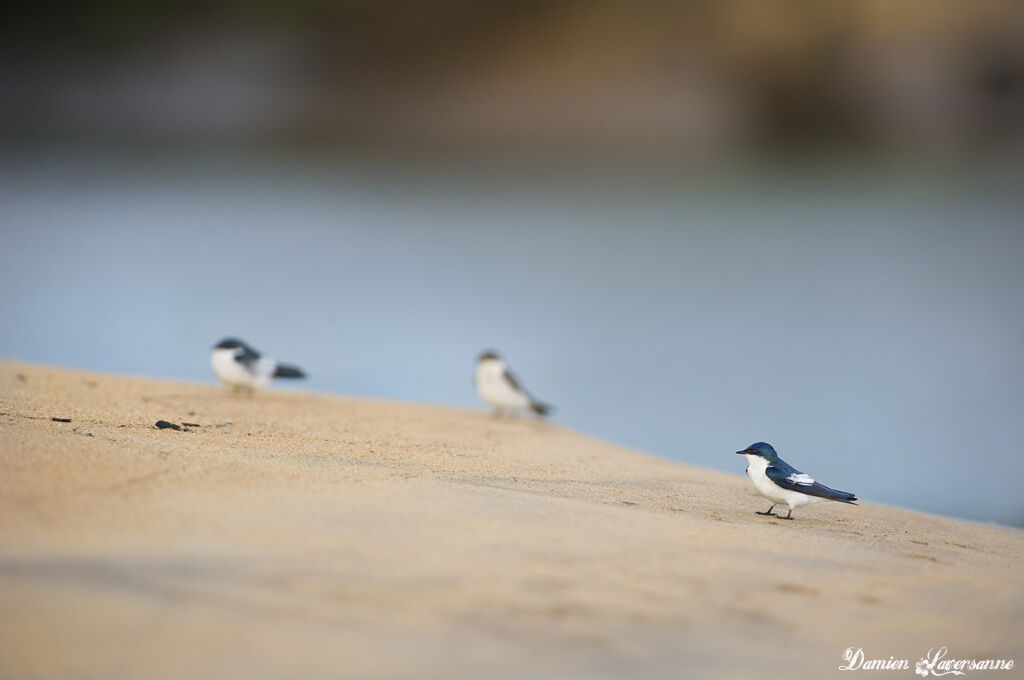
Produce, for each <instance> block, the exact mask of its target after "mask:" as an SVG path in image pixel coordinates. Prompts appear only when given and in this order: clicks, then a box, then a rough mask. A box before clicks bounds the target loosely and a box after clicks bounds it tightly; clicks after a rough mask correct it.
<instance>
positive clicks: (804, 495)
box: [736, 442, 857, 519]
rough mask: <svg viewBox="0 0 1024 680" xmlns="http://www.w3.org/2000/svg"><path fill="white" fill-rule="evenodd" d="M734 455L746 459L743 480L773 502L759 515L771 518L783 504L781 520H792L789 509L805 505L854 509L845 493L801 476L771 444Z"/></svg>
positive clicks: (791, 513)
mask: <svg viewBox="0 0 1024 680" xmlns="http://www.w3.org/2000/svg"><path fill="white" fill-rule="evenodd" d="M736 453H738V454H741V455H744V456H746V457H747V462H748V463H749V465H747V477H750V481H751V483H752V484H753V485H754V488H755V489H757V492H758V493H759V494H761V495H762V496H764V497H765V498H767V499H768V500H770V501H773V503H772V507H771V508H768V511H767V512H759V513H757V514H759V515H773V514H774V513H772V509H773V508H774V507H775V506H776V505H778V504H780V503H785V504H786V505H788V506H789V512H788V513H787V514H786V516H785V517H782V515H775V516H776V517H782V519H793V517H792V515H793V508H797V507H800V506H801V505H807V504H809V503H821V502H822V501H838V502H840V503H850V504H851V505H856V503H854V501H856V500H857V497H856V496H854V495H853V494H852V493H848V492H846V491H836V490H835V489H830V488H828V487H827V486H825V485H824V484H819V483H818V482H816V481H814V480H813V479H812V478H811V476H810V475H805V474H804V473H803V472H800V471H799V470H797V469H796V468H795V467H793V466H792V465H790V464H789V463H787V462H786V461H784V460H782V459H781V458H779V454H777V453H776V452H775V449H773V448H772V445H771V444H765V443H764V442H757V443H756V444H751V445H750V446H749V447H747V448H746V449H744V450H742V451H737V452H736Z"/></svg>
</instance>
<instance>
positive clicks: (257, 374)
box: [210, 338, 306, 390]
mask: <svg viewBox="0 0 1024 680" xmlns="http://www.w3.org/2000/svg"><path fill="white" fill-rule="evenodd" d="M210 365H211V366H213V372H214V373H216V374H217V377H218V378H220V379H221V380H223V381H224V383H225V384H227V385H230V386H231V387H234V388H242V389H249V390H255V389H259V388H262V387H266V386H267V385H269V384H270V381H271V380H273V379H274V378H305V377H306V374H305V373H303V372H302V369H301V368H298V367H296V366H289V365H288V364H282V363H278V361H277V360H276V359H274V358H273V357H268V356H267V355H266V354H260V353H259V352H258V351H256V350H255V349H253V348H252V347H250V346H249V345H247V344H245V343H244V342H242V341H241V340H239V339H237V338H224V339H223V340H221V341H220V342H219V343H217V345H216V347H214V348H213V355H212V356H211V357H210Z"/></svg>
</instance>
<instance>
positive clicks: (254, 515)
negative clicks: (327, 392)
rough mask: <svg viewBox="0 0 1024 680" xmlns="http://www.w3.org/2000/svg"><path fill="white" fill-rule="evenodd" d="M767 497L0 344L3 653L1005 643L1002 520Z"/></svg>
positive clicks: (651, 666)
mask: <svg viewBox="0 0 1024 680" xmlns="http://www.w3.org/2000/svg"><path fill="white" fill-rule="evenodd" d="M54 417H58V418H70V422H55V421H53V420H52V418H54ZM158 419H166V420H169V421H173V422H175V423H182V422H189V423H197V424H198V427H192V428H190V429H189V431H180V432H179V431H173V430H158V429H156V428H155V427H153V424H154V422H155V421H156V420H158ZM745 443H749V442H739V443H738V444H745ZM729 453H731V452H723V455H726V454H729ZM741 469H742V461H737V472H738V473H739V472H740V471H741ZM763 505H764V504H763V503H762V500H761V499H760V498H759V497H754V496H753V491H752V489H750V488H749V485H748V483H747V482H746V480H745V479H743V478H741V477H740V476H739V475H738V474H737V475H736V476H730V475H724V474H721V473H717V472H712V471H708V470H703V469H699V468H694V467H690V466H687V465H682V464H677V463H671V462H668V461H665V460H661V459H658V458H654V457H651V456H647V455H643V454H641V453H637V452H633V451H629V450H626V449H623V448H620V447H617V446H612V445H610V444H607V443H603V442H600V441H596V440H593V439H590V438H587V437H585V436H582V435H580V434H578V433H575V432H571V431H567V430H565V429H562V428H560V427H557V426H554V425H550V424H547V423H542V422H532V421H498V420H494V419H492V418H491V417H489V416H487V415H485V414H484V413H482V412H480V413H478V412H472V411H459V410H453V409H445V408H439V407H430V406H421V405H409V404H400V403H390V402H373V401H363V400H355V399H344V398H337V397H329V396H323V395H311V394H303V393H294V392H273V391H271V392H266V393H263V394H259V395H257V396H256V397H254V398H243V397H236V396H233V395H231V394H229V393H228V392H227V391H225V390H222V389H219V388H216V387H210V386H203V385H194V384H186V383H174V382H164V381H157V380H145V379H133V378H122V377H113V376H107V375H97V374H90V373H84V372H79V371H70V370H64V369H56V368H50V367H42V366H34V365H27V364H17V363H11V362H5V363H0V676H3V677H11V678H35V677H104V678H138V677H146V678H163V677H167V678H181V677H225V676H231V677H245V678H264V677H305V678H319V677H323V678H328V677H330V678H336V677H359V678H374V677H398V678H405V677H408V678H413V677H416V678H420V677H437V678H441V677H443V678H453V677H454V678H459V677H464V678H465V677H487V678H506V677H531V678H538V677H539V678H545V677H552V678H555V677H558V678H562V677H579V676H584V677H608V678H612V677H625V676H629V675H633V676H637V677H684V676H685V675H691V674H692V672H693V671H701V672H703V673H701V674H710V673H711V672H713V674H714V676H715V677H737V678H738V677H758V676H760V677H774V676H775V675H777V674H780V673H782V672H783V671H784V672H785V673H786V674H787V675H788V676H789V677H794V676H795V677H822V676H823V675H830V674H831V675H838V674H839V672H838V671H837V670H836V669H837V667H838V666H839V665H840V664H841V663H842V652H843V650H844V649H846V648H847V647H863V648H864V650H865V652H866V653H867V654H868V655H869V656H874V657H882V658H886V659H888V658H889V656H890V655H891V656H895V657H896V658H909V659H910V664H911V670H909V671H904V672H901V673H898V674H897V675H896V676H887V677H915V676H913V664H914V662H915V661H916V660H917V659H918V658H920V656H922V655H923V654H925V653H926V652H927V651H928V650H929V648H932V647H936V646H942V645H945V646H947V647H949V653H950V655H952V656H956V657H976V658H983V657H992V656H996V657H1003V658H1016V659H1017V660H1018V662H1019V663H1020V664H1024V569H1022V568H1021V565H1022V561H1021V558H1022V556H1024V532H1021V531H1018V530H1014V529H1007V528H1002V527H997V526H985V525H978V524H972V523H968V522H961V521H956V520H951V519H945V518H938V517H933V516H929V515H924V514H921V513H917V512H912V511H908V510H902V509H898V508H891V507H883V506H877V505H871V504H864V505H862V506H860V507H848V506H838V505H832V504H829V505H819V506H812V507H809V508H802V509H800V510H798V512H797V516H798V517H799V520H798V521H794V522H783V521H777V520H766V519H765V518H763V517H758V516H756V515H754V514H753V513H754V510H758V509H763V507H762V506H763ZM1022 667H1024V666H1022ZM685 670H688V671H689V672H687V673H684V671H685ZM1018 673H1019V671H1016V670H1015V671H1013V672H1011V673H1003V674H996V675H993V677H1013V676H1015V675H1016V674H1018ZM691 676H692V675H691ZM984 677H989V676H988V675H984ZM1018 677H1019V676H1018Z"/></svg>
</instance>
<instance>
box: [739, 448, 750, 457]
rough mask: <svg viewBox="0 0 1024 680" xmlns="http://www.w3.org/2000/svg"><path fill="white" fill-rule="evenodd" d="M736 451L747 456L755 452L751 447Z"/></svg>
mask: <svg viewBox="0 0 1024 680" xmlns="http://www.w3.org/2000/svg"><path fill="white" fill-rule="evenodd" d="M736 453H738V454H740V455H741V456H745V455H746V454H748V453H753V451H752V450H750V449H743V450H742V451H737V452H736Z"/></svg>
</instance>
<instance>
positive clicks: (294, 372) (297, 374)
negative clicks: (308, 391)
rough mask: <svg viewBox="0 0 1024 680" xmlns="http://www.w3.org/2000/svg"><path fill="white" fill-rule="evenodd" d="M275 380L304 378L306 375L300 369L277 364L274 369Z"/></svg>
mask: <svg viewBox="0 0 1024 680" xmlns="http://www.w3.org/2000/svg"><path fill="white" fill-rule="evenodd" d="M274 377H275V378H305V377H306V374H305V373H303V372H302V369H301V368H299V367H298V366H289V365H288V364H278V366H277V368H276V369H274Z"/></svg>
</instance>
